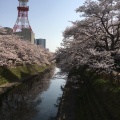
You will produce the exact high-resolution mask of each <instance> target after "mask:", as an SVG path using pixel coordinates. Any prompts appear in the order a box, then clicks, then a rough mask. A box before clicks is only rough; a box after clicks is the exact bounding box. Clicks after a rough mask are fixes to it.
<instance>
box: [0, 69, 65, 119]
mask: <svg viewBox="0 0 120 120" xmlns="http://www.w3.org/2000/svg"><path fill="white" fill-rule="evenodd" d="M65 83H66V80H65V76H63V75H61V74H60V69H59V68H54V69H50V70H46V71H45V72H44V73H41V74H40V75H39V76H36V77H35V78H33V79H31V80H27V81H25V82H24V83H23V84H21V85H18V86H17V87H15V88H13V89H12V90H10V91H9V92H7V93H6V94H5V95H4V96H3V97H2V99H1V100H0V107H1V108H0V120H53V119H55V117H56V115H57V111H58V105H59V103H60V99H61V96H62V93H63V88H64V85H65Z"/></svg>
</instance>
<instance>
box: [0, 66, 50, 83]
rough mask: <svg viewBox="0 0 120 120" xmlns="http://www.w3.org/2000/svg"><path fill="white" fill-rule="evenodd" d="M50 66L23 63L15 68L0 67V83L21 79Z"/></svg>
mask: <svg viewBox="0 0 120 120" xmlns="http://www.w3.org/2000/svg"><path fill="white" fill-rule="evenodd" d="M48 67H50V66H43V67H41V66H38V65H37V64H35V65H24V66H17V67H15V68H6V67H0V85H2V84H5V83H10V82H19V81H22V80H23V79H24V78H25V77H29V76H30V75H34V74H38V73H40V72H42V71H44V70H45V69H46V68H48Z"/></svg>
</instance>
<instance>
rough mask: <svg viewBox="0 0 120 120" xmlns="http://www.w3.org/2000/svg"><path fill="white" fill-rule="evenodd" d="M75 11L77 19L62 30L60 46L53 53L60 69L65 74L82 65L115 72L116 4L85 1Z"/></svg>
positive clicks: (119, 24)
mask: <svg viewBox="0 0 120 120" xmlns="http://www.w3.org/2000/svg"><path fill="white" fill-rule="evenodd" d="M76 12H78V13H80V15H81V20H77V21H75V22H71V23H72V26H70V27H67V28H66V29H65V31H64V32H63V36H64V39H63V42H62V46H61V47H60V48H58V50H57V51H56V59H57V61H58V62H59V65H60V66H61V68H62V69H63V70H64V71H66V72H69V71H70V70H71V69H73V68H79V67H82V66H87V67H88V68H90V69H94V70H99V71H105V72H110V71H111V70H115V69H116V67H118V63H117V64H116V62H115V61H116V58H117V59H118V58H119V55H120V1H119V0H97V1H93V0H90V1H87V0H86V1H85V3H84V4H83V5H82V6H80V7H78V8H77V9H76ZM119 60H120V59H119Z"/></svg>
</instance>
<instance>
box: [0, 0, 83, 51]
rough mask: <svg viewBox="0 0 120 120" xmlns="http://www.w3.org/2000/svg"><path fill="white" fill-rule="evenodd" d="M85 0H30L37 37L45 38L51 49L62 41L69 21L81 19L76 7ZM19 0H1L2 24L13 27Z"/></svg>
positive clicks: (31, 23) (0, 15)
mask: <svg viewBox="0 0 120 120" xmlns="http://www.w3.org/2000/svg"><path fill="white" fill-rule="evenodd" d="M84 1H85V0H29V2H28V6H29V12H28V15H29V16H28V18H29V22H30V25H31V27H32V30H33V32H34V33H35V38H36V39H37V38H44V39H46V41H47V43H46V46H47V48H49V50H50V51H53V52H54V51H55V49H56V48H57V47H59V46H60V43H61V42H62V39H63V37H62V32H63V31H64V30H65V28H66V27H67V26H70V25H71V23H70V22H69V21H76V20H79V19H80V17H79V13H76V12H75V9H76V8H78V7H79V6H80V5H82V4H83V3H84ZM18 4H19V2H18V0H0V26H3V27H11V28H13V26H14V24H15V21H16V19H17V6H18Z"/></svg>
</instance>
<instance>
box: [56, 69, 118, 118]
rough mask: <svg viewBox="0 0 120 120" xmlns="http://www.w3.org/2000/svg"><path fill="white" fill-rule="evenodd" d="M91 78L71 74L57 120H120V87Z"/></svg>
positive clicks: (97, 78)
mask: <svg viewBox="0 0 120 120" xmlns="http://www.w3.org/2000/svg"><path fill="white" fill-rule="evenodd" d="M91 74H92V72H88V71H86V72H85V71H84V73H80V71H79V70H77V71H76V70H73V71H72V72H71V73H70V74H69V77H68V80H67V84H66V86H65V88H64V92H63V96H62V100H61V103H60V106H59V110H58V114H57V120H120V87H119V86H118V85H116V84H114V83H112V82H111V81H110V80H108V79H104V78H102V77H100V75H96V74H95V75H92V77H91ZM83 77H84V78H83Z"/></svg>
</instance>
